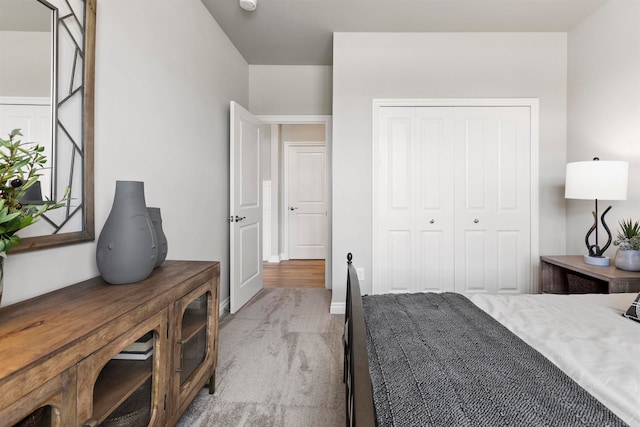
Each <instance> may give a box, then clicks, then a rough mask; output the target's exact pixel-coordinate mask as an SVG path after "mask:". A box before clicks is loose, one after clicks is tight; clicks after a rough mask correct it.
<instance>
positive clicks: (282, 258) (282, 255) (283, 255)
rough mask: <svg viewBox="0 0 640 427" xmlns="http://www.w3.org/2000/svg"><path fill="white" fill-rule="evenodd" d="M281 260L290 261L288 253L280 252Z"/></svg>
mask: <svg viewBox="0 0 640 427" xmlns="http://www.w3.org/2000/svg"><path fill="white" fill-rule="evenodd" d="M280 261H289V257H288V256H287V255H286V254H280Z"/></svg>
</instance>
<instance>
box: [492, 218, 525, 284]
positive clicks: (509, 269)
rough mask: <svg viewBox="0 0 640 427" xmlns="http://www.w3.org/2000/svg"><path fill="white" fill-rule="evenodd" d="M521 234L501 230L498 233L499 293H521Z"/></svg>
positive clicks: (517, 231) (516, 231) (515, 231)
mask: <svg viewBox="0 0 640 427" xmlns="http://www.w3.org/2000/svg"><path fill="white" fill-rule="evenodd" d="M521 234H522V233H521V232H520V231H519V230H499V231H498V232H497V242H498V253H497V260H498V263H497V264H498V265H499V266H500V268H499V269H498V277H497V283H496V285H497V286H496V288H497V289H496V291H497V292H513V293H515V292H519V289H518V284H519V283H521V282H522V281H523V279H524V278H523V277H521V275H522V272H523V271H522V270H523V269H522V267H523V265H522V264H523V262H522V259H523V258H522V253H521V247H520V246H521V245H520V240H521Z"/></svg>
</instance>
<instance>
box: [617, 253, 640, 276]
mask: <svg viewBox="0 0 640 427" xmlns="http://www.w3.org/2000/svg"><path fill="white" fill-rule="evenodd" d="M614 263H615V266H616V268H618V269H620V270H625V271H640V251H634V250H631V249H628V250H626V251H623V250H622V249H618V251H617V252H616V258H615V260H614Z"/></svg>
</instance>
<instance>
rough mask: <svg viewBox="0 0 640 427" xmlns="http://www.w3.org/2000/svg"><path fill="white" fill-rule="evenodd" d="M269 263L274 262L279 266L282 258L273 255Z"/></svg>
mask: <svg viewBox="0 0 640 427" xmlns="http://www.w3.org/2000/svg"><path fill="white" fill-rule="evenodd" d="M267 262H272V263H276V264H277V263H279V262H280V257H279V256H278V255H271V256H270V257H269V260H268V261H267Z"/></svg>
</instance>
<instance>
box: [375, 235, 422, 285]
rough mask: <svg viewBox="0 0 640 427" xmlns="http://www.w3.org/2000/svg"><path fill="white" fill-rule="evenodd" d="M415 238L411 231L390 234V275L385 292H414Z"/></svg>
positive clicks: (386, 281)
mask: <svg viewBox="0 0 640 427" xmlns="http://www.w3.org/2000/svg"><path fill="white" fill-rule="evenodd" d="M412 240H413V236H412V232H411V230H391V231H390V232H389V237H388V242H389V247H388V249H389V261H388V262H389V265H390V267H391V268H390V269H389V274H388V276H387V278H386V280H385V282H383V283H386V284H387V289H386V291H385V292H392V293H394V292H412V291H413V288H414V286H413V282H414V280H415V278H414V275H413V274H412V264H413V263H412V255H413V242H412Z"/></svg>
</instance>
